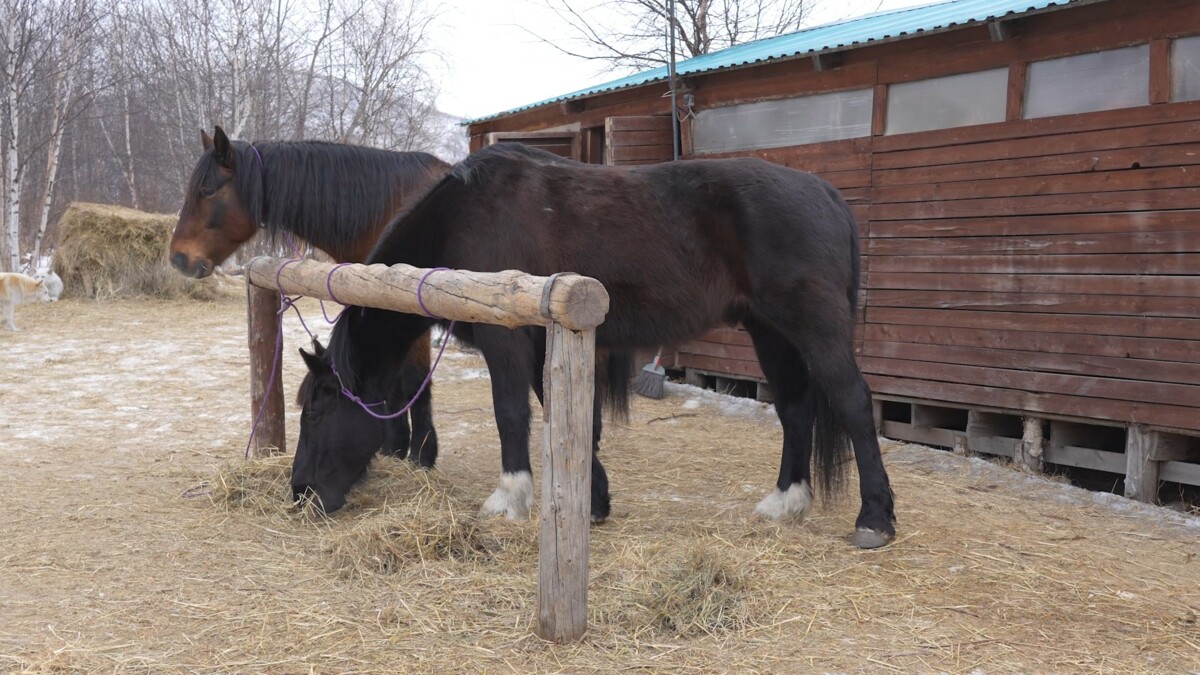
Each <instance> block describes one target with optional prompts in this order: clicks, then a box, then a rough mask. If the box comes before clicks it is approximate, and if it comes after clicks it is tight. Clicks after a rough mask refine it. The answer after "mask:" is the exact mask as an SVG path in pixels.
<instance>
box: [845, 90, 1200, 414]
mask: <svg viewBox="0 0 1200 675" xmlns="http://www.w3.org/2000/svg"><path fill="white" fill-rule="evenodd" d="M1159 86H1161V85H1159ZM873 167H874V171H873V172H872V187H871V204H870V215H869V221H870V225H869V232H870V236H869V238H868V241H867V250H868V254H869V255H870V258H871V268H870V272H869V273H868V275H867V282H866V294H867V312H866V322H867V325H866V327H865V331H864V336H865V338H866V339H865V341H864V343H863V352H862V365H863V370H864V372H865V373H866V374H867V377H868V381H869V382H870V383H871V385H872V388H873V389H874V390H875V391H876V393H880V394H887V395H899V396H906V397H913V398H930V399H933V400H941V401H949V402H954V403H959V404H966V405H978V406H986V407H989V408H1002V409H1012V410H1014V411H1022V412H1043V413H1047V414H1057V415H1069V416H1077V417H1081V418H1091V419H1097V420H1104V421H1110V422H1121V423H1127V424H1134V423H1136V424H1149V425H1152V426H1160V427H1164V428H1170V429H1180V430H1186V431H1200V389H1197V386H1200V274H1198V271H1200V253H1198V251H1197V248H1198V247H1200V106H1197V105H1196V104H1195V103H1181V104H1163V105H1156V106H1143V107H1140V108H1131V109H1128V110H1118V111H1108V112H1100V113H1089V114H1081V115H1070V116H1065V117H1059V118H1047V119H1044V120H1013V121H1010V122H1005V123H1001V124H992V125H981V126H980V127H972V128H964V129H957V130H946V131H937V132H929V133H926V134H909V135H906V136H904V137H895V138H878V139H876V142H875V144H874V153H873Z"/></svg>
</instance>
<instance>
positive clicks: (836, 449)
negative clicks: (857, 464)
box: [805, 186, 862, 498]
mask: <svg viewBox="0 0 1200 675" xmlns="http://www.w3.org/2000/svg"><path fill="white" fill-rule="evenodd" d="M826 189H827V191H828V192H829V194H830V195H831V196H832V198H833V200H834V202H835V203H836V205H837V207H838V210H839V211H840V212H841V215H842V223H843V225H844V227H845V230H846V234H847V235H848V236H849V242H850V245H849V247H848V252H849V255H850V272H851V277H850V279H849V280H848V281H849V283H848V284H847V286H846V295H847V300H848V301H849V309H850V317H849V326H850V334H849V335H848V336H847V338H846V339H847V340H849V341H850V342H851V349H849V350H847V351H846V352H845V356H840V355H834V354H806V355H805V357H806V358H808V359H812V358H817V359H825V360H826V364H825V366H826V367H822V368H820V369H814V368H812V366H811V365H809V367H808V371H809V387H810V390H809V392H808V396H807V397H805V405H808V406H811V407H812V412H813V414H814V417H813V419H814V425H813V452H812V456H813V475H814V477H815V478H816V479H817V481H818V482H819V484H820V487H821V494H822V498H825V497H828V496H831V495H833V494H836V493H838V492H840V491H841V490H842V488H844V487H845V484H846V479H847V472H848V467H849V464H850V461H851V459H852V458H853V454H854V449H853V446H852V445H851V443H850V435H849V433H848V430H847V429H846V425H845V422H844V421H843V420H842V419H841V418H840V416H839V415H838V414H837V412H836V411H835V410H834V407H833V406H832V405H831V403H830V401H829V392H830V391H831V390H833V387H832V386H831V383H829V382H827V381H825V380H826V378H823V377H822V375H821V374H822V373H838V372H842V369H845V368H852V369H854V370H856V371H857V369H858V364H856V363H854V362H853V361H851V362H850V363H837V364H833V367H829V365H830V364H828V361H829V360H830V359H845V358H849V359H851V360H853V358H854V355H853V354H854V350H853V348H852V345H853V340H854V325H855V324H856V323H857V320H858V319H857V317H858V293H859V288H860V287H861V284H862V261H861V259H860V257H859V241H858V223H857V221H855V219H854V214H853V213H852V212H851V211H850V207H849V205H847V204H846V201H845V199H843V198H842V195H841V193H840V192H838V190H837V189H836V188H834V187H832V186H827V188H826Z"/></svg>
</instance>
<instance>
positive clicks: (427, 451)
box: [169, 126, 450, 467]
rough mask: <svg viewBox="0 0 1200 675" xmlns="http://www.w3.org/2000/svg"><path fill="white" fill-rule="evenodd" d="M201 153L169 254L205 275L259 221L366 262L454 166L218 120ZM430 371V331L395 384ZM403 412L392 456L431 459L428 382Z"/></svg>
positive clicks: (388, 428) (407, 385) (387, 433)
mask: <svg viewBox="0 0 1200 675" xmlns="http://www.w3.org/2000/svg"><path fill="white" fill-rule="evenodd" d="M200 140H201V144H202V147H203V154H202V155H201V157H200V160H199V161H198V162H197V163H196V166H195V168H194V169H193V171H192V176H191V179H190V180H189V182H188V186H187V194H186V196H185V199H184V204H183V208H182V209H181V210H180V215H179V222H178V224H177V225H176V226H175V231H174V233H173V234H172V236H171V245H170V253H169V255H170V260H171V264H172V265H174V266H175V268H176V269H178V270H179V271H180V272H181V273H183V274H185V275H187V276H190V277H197V278H200V277H205V276H208V275H209V274H211V273H212V272H213V270H214V269H216V267H217V265H220V264H221V263H222V262H224V261H225V260H226V259H227V258H228V257H229V256H231V255H233V253H234V252H235V251H237V249H238V248H239V247H240V246H241V245H242V244H244V243H246V242H247V241H249V240H250V239H251V238H252V237H253V236H254V235H255V233H256V232H258V230H259V229H260V228H261V229H262V230H264V233H265V234H266V235H267V236H269V237H272V238H275V237H278V236H281V234H282V233H290V234H292V235H295V236H297V237H299V238H301V239H303V240H305V241H306V242H308V243H309V244H312V245H313V246H315V247H316V248H318V249H320V250H322V251H324V252H325V253H327V254H329V256H330V257H331V258H333V259H334V260H336V261H338V262H362V261H363V260H365V259H366V257H367V254H368V253H369V252H370V251H371V247H372V246H374V244H375V241H376V239H378V237H379V235H380V233H381V232H382V231H383V229H384V228H385V227H386V226H387V224H388V222H389V220H390V219H391V217H392V216H393V215H394V214H395V213H396V212H397V211H399V210H400V209H401V208H402V207H403V206H405V205H406V204H407V203H408V202H409V201H411V200H412V199H413V198H414V197H416V196H419V195H420V194H422V193H423V192H424V191H425V189H426V188H427V187H429V185H431V184H432V183H434V182H436V181H437V179H438V178H440V177H441V176H442V175H443V174H445V173H446V172H447V171H448V170H449V169H450V165H449V164H447V163H445V162H443V161H442V160H440V159H438V158H437V157H434V156H433V155H430V154H427V153H424V152H392V151H388V150H379V149H376V148H368V147H362V146H355V145H347V144H339V143H325V142H319V141H293V142H255V143H253V144H250V143H245V142H241V141H230V140H229V138H228V137H227V136H226V135H225V132H224V131H223V130H222V129H221V127H219V126H218V127H216V129H215V130H214V132H213V135H212V136H211V137H210V136H209V135H208V134H207V133H205V132H204V131H201V132H200ZM428 372H429V335H428V333H426V334H424V335H423V336H421V338H420V339H418V340H416V341H414V342H413V344H412V349H411V350H410V352H409V358H408V359H406V360H405V362H404V365H403V366H402V375H403V376H402V377H401V378H400V379H398V380H396V382H395V383H394V384H395V386H396V387H397V398H398V397H400V396H404V397H405V398H404V400H405V401H407V400H408V397H411V396H412V395H413V394H414V393H415V391H416V389H417V388H418V387H419V385H420V383H421V382H422V381H424V379H425V376H426V375H427V374H428ZM409 414H410V415H411V417H412V427H411V438H412V441H411V442H410V427H409V422H408V420H407V419H405V417H404V416H401V417H398V418H396V419H395V420H391V421H388V422H383V423H381V422H374V424H375V425H376V426H379V425H382V426H383V435H384V440H383V441H382V443H381V446H380V447H381V448H382V451H383V452H384V453H385V454H391V455H396V456H399V457H404V456H405V455H408V453H409V448H410V445H411V448H412V454H411V455H410V456H409V458H410V459H411V460H412V461H414V462H416V463H418V464H420V465H422V466H425V467H431V466H433V464H434V462H435V460H436V458H437V434H436V432H435V431H434V428H433V411H432V402H431V396H430V391H429V388H426V390H425V391H424V392H423V393H422V395H421V397H420V398H419V399H418V400H417V402H416V403H414V405H413V407H412V408H411V410H410V413H409Z"/></svg>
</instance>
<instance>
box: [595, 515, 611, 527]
mask: <svg viewBox="0 0 1200 675" xmlns="http://www.w3.org/2000/svg"><path fill="white" fill-rule="evenodd" d="M607 522H608V516H592V524H593V525H603V524H604V523H607Z"/></svg>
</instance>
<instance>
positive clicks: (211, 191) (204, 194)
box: [200, 185, 217, 199]
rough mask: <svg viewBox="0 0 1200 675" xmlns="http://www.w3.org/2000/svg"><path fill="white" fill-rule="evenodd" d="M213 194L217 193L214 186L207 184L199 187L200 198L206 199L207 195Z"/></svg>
mask: <svg viewBox="0 0 1200 675" xmlns="http://www.w3.org/2000/svg"><path fill="white" fill-rule="evenodd" d="M215 194H217V190H216V188H213V187H209V186H207V185H206V186H204V187H202V188H200V198H201V199H208V198H209V197H211V196H213V195H215Z"/></svg>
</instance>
